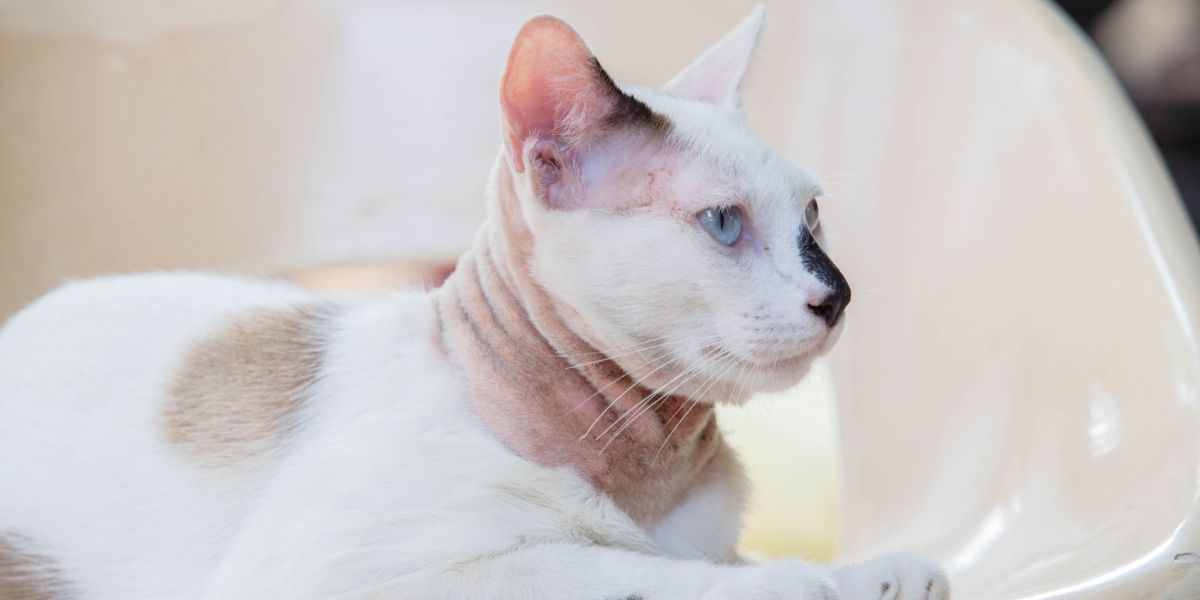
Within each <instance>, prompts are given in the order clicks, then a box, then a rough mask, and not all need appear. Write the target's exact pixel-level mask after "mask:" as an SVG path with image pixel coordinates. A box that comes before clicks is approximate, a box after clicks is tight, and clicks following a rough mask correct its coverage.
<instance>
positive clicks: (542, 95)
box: [500, 16, 648, 172]
mask: <svg viewBox="0 0 1200 600" xmlns="http://www.w3.org/2000/svg"><path fill="white" fill-rule="evenodd" d="M629 102H634V103H637V101H636V100H633V99H632V98H629V97H628V96H626V95H625V94H624V93H623V92H621V90H620V89H618V88H617V87H616V86H615V85H614V84H613V82H612V80H611V79H609V77H608V75H607V74H605V72H604V70H603V69H601V68H600V63H599V62H597V61H596V58H595V57H594V56H592V53H591V51H590V50H588V47H587V46H586V45H584V43H583V40H582V39H581V38H580V37H579V34H577V33H575V30H574V29H571V27H570V26H569V25H567V24H566V23H564V22H562V21H560V20H558V19H556V18H554V17H548V16H541V17H534V18H533V19H530V20H529V22H527V23H525V26H524V27H522V28H521V31H520V33H518V34H517V39H516V41H515V42H513V47H512V50H511V51H510V52H509V54H508V66H507V67H506V68H505V70H504V79H503V81H502V82H501V84H500V106H501V108H502V110H503V112H504V121H505V125H506V128H507V131H506V132H505V133H506V138H507V139H506V140H505V142H506V143H507V145H508V149H509V155H510V156H511V157H512V159H513V166H514V168H515V169H516V170H517V172H522V171H524V170H525V166H524V158H523V156H522V150H523V148H524V144H525V141H526V140H528V139H529V138H530V137H536V138H538V139H539V140H551V139H552V140H554V141H556V142H558V143H560V144H562V145H563V146H570V145H573V144H576V143H578V142H579V141H581V138H584V137H586V136H588V135H589V134H590V133H594V132H596V131H597V130H598V129H600V128H602V126H603V125H604V123H605V119H606V118H608V117H610V116H611V114H612V113H613V111H615V110H620V109H622V108H623V105H626V104H628V103H629ZM639 104H640V103H639ZM643 108H644V107H643ZM647 113H648V110H647Z"/></svg>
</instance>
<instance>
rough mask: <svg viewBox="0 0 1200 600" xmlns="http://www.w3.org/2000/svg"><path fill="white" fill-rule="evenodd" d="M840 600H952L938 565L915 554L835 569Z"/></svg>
mask: <svg viewBox="0 0 1200 600" xmlns="http://www.w3.org/2000/svg"><path fill="white" fill-rule="evenodd" d="M832 575H833V579H834V581H835V583H836V585H837V591H838V598H839V599H840V600H949V598H950V584H949V583H948V582H947V581H946V573H945V572H943V571H942V569H941V568H940V567H938V566H937V565H935V564H933V563H931V562H929V561H927V560H925V559H923V558H921V557H919V556H914V555H912V554H904V553H898V554H885V555H883V556H880V557H877V558H873V559H871V560H869V561H867V562H865V563H859V564H856V565H846V566H842V567H836V568H834V569H833V570H832Z"/></svg>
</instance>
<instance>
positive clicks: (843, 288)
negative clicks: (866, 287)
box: [796, 227, 850, 297]
mask: <svg viewBox="0 0 1200 600" xmlns="http://www.w3.org/2000/svg"><path fill="white" fill-rule="evenodd" d="M796 249H797V250H799V252H800V261H801V262H802V263H804V268H805V269H807V270H808V272H809V273H812V274H813V277H816V278H817V280H818V281H820V282H821V283H823V284H825V285H827V286H829V289H830V291H831V292H832V293H833V294H845V295H846V296H847V297H849V295H850V282H848V281H846V277H845V276H844V275H842V272H841V271H839V270H838V268H837V266H836V265H834V264H833V261H832V260H830V259H829V255H827V254H825V251H824V250H822V249H821V245H820V244H818V243H817V240H816V238H814V237H813V235H812V232H810V231H809V230H808V228H807V227H801V228H800V235H798V236H796Z"/></svg>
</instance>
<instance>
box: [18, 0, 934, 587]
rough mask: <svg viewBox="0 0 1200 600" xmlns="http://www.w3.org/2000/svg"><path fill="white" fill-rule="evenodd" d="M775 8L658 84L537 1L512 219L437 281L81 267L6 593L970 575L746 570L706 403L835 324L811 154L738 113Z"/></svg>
mask: <svg viewBox="0 0 1200 600" xmlns="http://www.w3.org/2000/svg"><path fill="white" fill-rule="evenodd" d="M761 24H762V12H761V10H756V11H755V13H754V14H753V15H751V17H750V18H749V19H748V20H747V21H746V22H744V23H743V24H742V25H740V26H739V27H738V28H737V29H735V30H734V31H733V32H732V33H730V34H729V35H728V36H726V37H725V38H724V39H723V40H721V41H720V42H719V43H718V44H717V45H716V46H714V47H713V48H712V49H710V50H709V51H708V52H706V53H705V54H704V55H703V56H701V57H700V58H699V59H698V60H697V61H696V63H695V64H693V65H692V66H690V67H688V69H687V70H685V71H684V72H683V73H682V74H680V75H679V76H678V77H676V78H675V79H674V80H672V81H671V82H670V83H669V84H668V85H667V86H666V87H665V88H664V89H663V90H660V91H653V90H648V89H641V88H619V87H617V86H615V85H614V84H613V82H612V81H611V80H610V79H609V77H608V76H607V75H606V74H605V73H604V71H603V70H602V69H601V68H600V65H599V63H598V62H596V60H595V59H594V58H593V57H592V55H591V53H590V52H589V51H588V49H587V47H586V46H584V44H583V42H582V40H580V39H579V37H578V36H577V35H576V34H575V32H574V31H573V30H571V28H570V27H568V26H567V25H566V24H564V23H563V22H561V21H558V20H556V19H553V18H549V17H539V18H535V19H533V20H531V21H529V23H527V24H526V25H525V26H524V28H523V29H522V30H521V32H520V34H519V35H518V36H517V39H516V42H515V43H514V45H513V48H512V52H511V54H510V55H509V60H508V66H507V69H506V71H505V74H504V79H503V83H502V89H501V106H502V112H503V117H504V120H503V122H504V132H505V138H504V146H503V148H502V149H501V152H500V155H499V158H498V159H497V161H496V163H495V167H494V170H493V173H492V180H491V189H490V191H489V198H488V202H489V215H488V219H487V222H486V223H485V224H484V225H483V227H482V228H481V229H480V232H479V236H478V238H477V240H476V243H475V245H474V247H473V248H472V249H471V251H470V252H469V253H468V254H466V255H465V256H464V257H463V258H462V259H461V261H460V262H459V263H458V267H457V270H456V271H455V273H454V274H453V275H452V276H451V277H450V279H449V280H448V281H447V282H446V283H445V284H444V285H443V286H442V287H441V288H439V289H436V290H433V291H432V292H429V293H416V292H411V293H403V294H395V295H393V296H390V297H387V298H357V297H330V296H323V295H318V294H314V293H311V292H308V291H305V290H302V289H299V288H297V287H293V286H291V285H287V284H283V283H278V282H267V281H247V280H239V279H230V278H223V277H215V276H206V275H194V274H151V275H139V276H121V277H109V278H104V279H96V280H90V281H82V282H77V283H72V284H70V285H67V286H65V287H63V288H62V289H60V290H58V291H56V292H53V293H51V294H49V295H48V296H46V297H44V298H42V299H41V300H39V301H38V302H36V303H35V304H33V305H32V306H30V307H29V308H27V309H25V310H24V311H23V312H21V313H20V314H18V315H17V316H16V317H14V318H13V319H12V320H11V321H10V322H9V323H8V324H7V325H6V326H5V328H4V329H3V330H2V333H0V597H3V598H6V599H7V598H46V597H53V598H60V597H79V598H98V599H120V600H127V599H131V598H136V599H141V598H217V599H220V598H254V599H260V598H289V599H291V598H396V599H408V598H412V599H485V598H486V599H513V600H541V599H546V600H549V599H554V600H563V599H567V600H574V599H578V600H634V599H638V600H695V599H699V598H704V599H711V600H766V599H793V600H809V599H814V600H828V599H834V598H843V599H851V600H874V599H876V598H883V599H902V600H910V599H931V600H933V599H944V598H948V595H949V592H948V588H947V584H946V579H945V576H944V575H943V574H942V572H941V571H940V570H939V569H938V568H937V567H936V566H934V565H932V564H929V563H928V562H925V561H923V560H921V559H919V558H916V557H911V556H907V555H890V556H885V557H882V558H880V559H876V560H874V561H871V562H868V563H865V564H861V565H851V566H841V567H819V566H813V565H808V564H805V563H802V562H799V561H777V562H768V563H763V564H752V563H749V562H746V561H743V560H740V559H739V558H738V556H737V555H736V553H735V542H736V538H737V532H738V527H739V517H738V514H739V511H740V509H741V504H742V500H741V497H742V487H743V479H742V476H741V474H740V470H739V467H738V464H737V461H736V459H735V458H734V456H733V455H732V454H731V452H730V450H729V449H728V448H727V447H726V446H725V444H724V442H723V441H722V438H721V434H720V432H719V430H718V429H717V427H716V423H715V418H714V416H713V411H712V403H714V402H741V401H742V400H743V399H745V398H746V397H747V396H748V395H749V394H750V393H751V392H752V391H757V390H769V389H779V388H784V387H787V386H790V385H793V384H794V383H795V382H796V381H797V380H798V379H799V377H801V376H802V374H803V373H804V372H805V371H806V369H807V368H808V365H809V363H810V361H811V360H812V359H813V357H815V356H817V355H819V354H820V353H822V352H823V351H825V350H826V349H827V348H828V347H829V346H830V345H831V344H832V343H833V340H834V338H835V337H836V333H837V332H838V331H840V328H839V327H838V325H839V324H840V323H841V319H840V317H841V314H842V311H843V309H844V308H845V306H846V304H847V302H849V298H850V290H849V287H848V286H847V284H846V280H845V279H844V278H843V277H842V275H841V273H840V272H838V270H837V268H836V267H835V266H834V265H833V263H832V262H830V260H829V258H828V257H827V256H826V255H825V254H824V253H823V252H822V250H821V248H820V246H819V245H818V243H817V241H815V239H814V236H815V237H817V238H819V235H818V231H819V228H818V223H817V207H816V203H815V201H814V200H813V198H814V197H815V196H816V195H817V194H818V193H819V188H818V186H817V184H816V183H815V182H814V180H813V179H812V178H811V177H810V176H809V175H807V174H805V173H804V172H803V171H800V170H798V169H796V168H795V167H793V166H792V165H790V164H788V163H787V162H786V161H785V160H783V159H782V158H780V157H779V156H778V155H776V154H775V153H773V152H772V151H771V150H769V149H768V148H767V146H766V145H765V144H764V143H763V142H762V141H761V140H759V138H757V137H756V136H755V135H754V134H753V133H752V132H751V131H750V130H749V129H748V128H747V126H746V124H745V123H744V121H743V119H742V117H741V116H740V114H739V108H738V100H737V88H738V86H739V83H740V81H741V79H742V75H743V73H744V71H745V70H746V68H747V64H748V62H749V59H750V56H751V54H752V51H753V48H754V46H755V43H756V40H757V38H758V34H759V31H760V29H761Z"/></svg>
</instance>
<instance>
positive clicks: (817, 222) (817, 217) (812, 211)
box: [804, 198, 821, 233]
mask: <svg viewBox="0 0 1200 600" xmlns="http://www.w3.org/2000/svg"><path fill="white" fill-rule="evenodd" d="M804 225H805V227H808V230H809V231H810V232H812V233H816V232H817V227H820V226H821V209H820V207H818V206H817V199H816V198H813V199H812V200H809V201H808V205H807V206H805V207H804Z"/></svg>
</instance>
